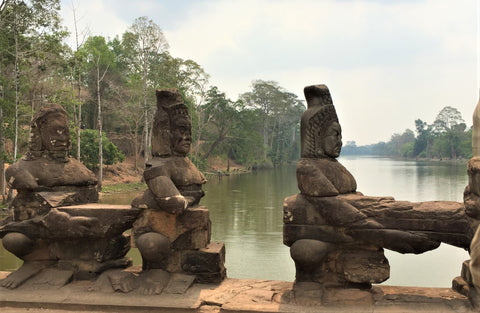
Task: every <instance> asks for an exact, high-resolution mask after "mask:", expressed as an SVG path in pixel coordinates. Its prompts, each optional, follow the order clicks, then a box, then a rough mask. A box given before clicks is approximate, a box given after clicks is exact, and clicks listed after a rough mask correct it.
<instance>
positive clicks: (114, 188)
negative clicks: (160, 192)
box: [102, 182, 147, 193]
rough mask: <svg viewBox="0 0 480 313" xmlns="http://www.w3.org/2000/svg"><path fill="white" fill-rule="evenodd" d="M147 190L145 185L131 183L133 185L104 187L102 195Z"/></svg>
mask: <svg viewBox="0 0 480 313" xmlns="http://www.w3.org/2000/svg"><path fill="white" fill-rule="evenodd" d="M143 189H147V185H146V184H145V183H142V182H140V183H131V184H116V185H107V186H102V193H116V192H124V191H133V190H143Z"/></svg>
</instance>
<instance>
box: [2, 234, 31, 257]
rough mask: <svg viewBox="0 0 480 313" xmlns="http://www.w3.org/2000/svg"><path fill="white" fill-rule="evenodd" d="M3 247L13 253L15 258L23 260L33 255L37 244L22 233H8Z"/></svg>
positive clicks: (4, 238)
mask: <svg viewBox="0 0 480 313" xmlns="http://www.w3.org/2000/svg"><path fill="white" fill-rule="evenodd" d="M2 243H3V247H4V248H5V249H6V250H7V251H10V252H11V253H13V254H14V255H15V256H17V257H19V258H22V257H23V256H25V255H27V254H29V253H31V252H32V251H33V248H34V246H35V242H34V241H33V240H32V239H30V238H29V237H27V236H25V235H24V234H22V233H16V232H12V233H8V234H6V235H5V236H4V237H3V239H2Z"/></svg>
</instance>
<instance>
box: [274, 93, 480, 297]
mask: <svg viewBox="0 0 480 313" xmlns="http://www.w3.org/2000/svg"><path fill="white" fill-rule="evenodd" d="M304 92H305V98H306V100H307V104H308V108H307V110H306V111H305V112H304V114H303V116H302V119H301V126H300V129H301V140H302V142H301V144H302V146H301V149H302V151H301V159H300V161H299V162H298V164H297V183H298V188H299V189H300V194H298V195H294V196H290V197H288V198H286V199H285V201H284V207H283V212H284V216H283V220H284V229H283V240H284V243H285V244H286V245H287V246H290V253H291V256H292V258H293V260H294V261H295V266H296V285H299V284H300V283H310V282H314V283H319V284H320V286H321V288H327V289H328V288H344V287H355V288H360V289H361V288H369V287H370V286H371V284H372V283H379V282H382V281H384V280H386V279H388V277H389V265H388V261H387V260H386V258H385V256H384V254H383V248H386V249H390V250H394V251H397V252H400V253H416V254H418V253H423V252H425V251H429V250H432V249H435V248H437V247H438V246H439V245H440V243H442V242H444V243H447V244H451V245H455V246H458V247H461V248H465V249H467V248H468V247H469V245H470V241H471V239H472V237H473V234H474V231H475V229H476V227H477V225H478V221H476V220H474V219H473V218H472V216H474V214H468V209H467V210H466V206H465V205H464V204H462V203H457V202H449V201H430V202H422V203H412V202H408V201H396V200H395V199H394V198H393V197H371V196H365V195H363V194H361V193H360V192H357V191H356V186H357V185H356V182H355V179H354V177H353V176H352V175H351V173H350V172H349V171H348V170H347V169H346V168H345V167H344V166H343V165H341V164H340V163H339V162H338V161H337V160H336V158H337V157H338V156H339V154H340V149H341V146H342V142H341V127H340V124H339V122H338V117H337V115H336V113H335V108H334V106H333V104H332V99H331V96H330V93H329V91H328V88H327V87H326V86H324V85H317V86H308V87H305V89H304ZM471 163H472V164H473V161H472V162H471ZM472 164H471V166H470V170H469V171H470V172H471V173H473V172H475V171H474V169H475V168H474V166H473V165H472ZM479 164H480V163H479ZM478 172H479V173H480V170H479V171H478ZM470 176H471V180H475V177H474V175H473V176H472V175H470ZM479 177H480V176H479ZM478 181H479V182H480V179H478ZM477 189H478V190H477ZM477 189H475V188H474V189H472V191H471V192H470V194H471V195H473V196H475V197H478V198H479V199H480V191H479V190H480V187H479V188H477ZM477 200H478V199H475V198H472V199H471V202H472V203H474V204H475V201H477ZM478 203H480V201H479V202H478ZM467 207H468V206H467ZM471 211H472V212H473V211H475V209H473V208H472V209H471Z"/></svg>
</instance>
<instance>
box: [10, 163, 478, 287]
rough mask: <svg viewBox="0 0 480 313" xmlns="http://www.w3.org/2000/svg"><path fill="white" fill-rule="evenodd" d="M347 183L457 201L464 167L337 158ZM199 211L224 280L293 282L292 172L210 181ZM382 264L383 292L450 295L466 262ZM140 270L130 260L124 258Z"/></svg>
mask: <svg viewBox="0 0 480 313" xmlns="http://www.w3.org/2000/svg"><path fill="white" fill-rule="evenodd" d="M339 160H340V162H342V164H343V165H345V166H346V167H347V169H349V170H350V172H352V174H353V175H354V176H355V178H356V180H357V184H358V191H360V192H362V193H364V194H365V195H370V196H394V197H395V199H397V200H409V201H429V200H452V201H459V202H461V201H463V190H464V188H465V186H466V185H467V181H468V178H467V174H466V161H465V162H448V161H444V162H427V161H419V162H417V161H399V160H392V159H388V158H377V157H341V158H340V159H339ZM204 189H205V193H206V195H205V197H204V198H203V199H202V201H201V204H203V205H205V206H206V207H207V208H208V209H209V211H210V218H211V220H212V224H213V225H212V240H213V241H221V242H224V243H225V246H226V251H227V255H226V267H227V275H228V277H231V278H258V279H275V280H286V281H293V280H294V279H295V266H294V264H293V261H292V260H291V258H290V255H289V249H288V248H287V247H286V246H284V245H283V243H282V226H283V222H282V204H283V199H284V198H285V197H287V196H290V195H293V194H296V193H298V189H297V182H296V177H295V166H288V167H283V168H280V169H275V170H270V171H260V172H258V173H256V174H249V175H232V176H229V177H223V178H222V179H221V180H219V179H218V178H215V177H214V178H210V180H209V182H208V183H207V184H206V185H205V188H204ZM134 195H135V193H130V194H129V193H124V194H114V195H106V196H104V197H102V199H101V201H102V202H104V203H117V204H120V203H130V201H131V199H132V198H133V197H134ZM385 254H386V256H387V258H388V259H389V261H390V267H391V270H390V279H389V280H387V281H386V282H385V284H389V285H401V286H424V287H450V286H451V281H452V278H453V277H455V276H458V275H459V274H460V268H461V264H462V262H463V261H464V260H466V259H469V256H468V253H467V252H466V251H464V250H462V249H459V248H456V247H452V246H448V245H443V244H442V245H441V246H440V248H438V249H436V250H434V251H431V252H427V253H424V254H422V255H401V254H398V253H395V252H391V251H388V250H386V253H385ZM129 255H130V256H131V257H133V259H134V263H136V264H140V262H141V258H140V257H139V255H138V252H137V251H135V250H133V251H132V252H131V253H130V254H129ZM20 264H21V262H20V261H19V260H18V259H16V258H15V257H13V256H12V255H11V254H9V253H8V252H6V251H4V250H3V249H0V270H11V269H15V268H16V267H18V266H19V265H20Z"/></svg>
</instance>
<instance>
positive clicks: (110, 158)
mask: <svg viewBox="0 0 480 313" xmlns="http://www.w3.org/2000/svg"><path fill="white" fill-rule="evenodd" d="M71 134H72V136H71V137H72V149H71V151H70V153H71V154H72V156H76V155H77V143H76V141H77V140H76V136H75V134H73V132H71ZM80 140H81V141H80V149H81V150H80V158H81V161H82V162H83V164H85V166H86V167H88V168H89V169H90V170H96V169H98V159H99V156H98V131H97V130H94V129H85V130H82V132H81V134H80ZM102 144H103V147H102V152H103V164H104V165H112V164H115V163H117V162H123V161H124V160H125V155H124V154H123V153H122V152H121V151H119V150H118V148H117V146H116V145H115V144H114V143H113V142H111V141H110V140H109V139H108V138H107V136H106V135H105V133H102Z"/></svg>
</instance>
